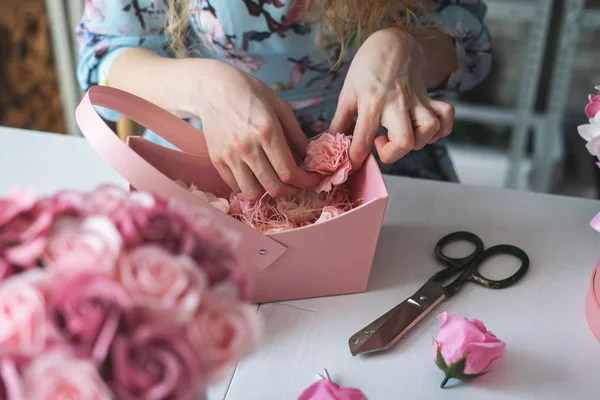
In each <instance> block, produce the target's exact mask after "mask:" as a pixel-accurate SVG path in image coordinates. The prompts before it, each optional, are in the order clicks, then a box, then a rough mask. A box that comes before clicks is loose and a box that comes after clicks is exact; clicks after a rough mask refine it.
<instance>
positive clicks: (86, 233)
mask: <svg viewBox="0 0 600 400" xmlns="http://www.w3.org/2000/svg"><path fill="white" fill-rule="evenodd" d="M121 247H122V239H121V235H120V234H119V231H118V230H117V228H116V227H115V225H114V224H113V223H112V221H111V220H110V219H109V218H108V217H105V216H93V217H88V218H86V219H84V220H82V221H80V220H78V219H75V218H70V217H64V218H62V219H60V220H59V221H57V223H56V224H55V225H54V227H53V228H52V231H51V233H50V235H49V237H48V246H47V248H46V251H45V255H44V256H45V258H46V259H47V260H48V262H49V263H48V265H47V268H48V269H50V270H51V271H54V272H58V273H60V274H62V275H73V274H76V273H80V272H82V271H86V272H90V273H96V274H103V275H108V276H112V275H113V274H114V271H115V266H116V262H117V259H118V257H119V254H120V253H121Z"/></svg>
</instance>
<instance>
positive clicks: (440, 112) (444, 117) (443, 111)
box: [428, 100, 455, 142]
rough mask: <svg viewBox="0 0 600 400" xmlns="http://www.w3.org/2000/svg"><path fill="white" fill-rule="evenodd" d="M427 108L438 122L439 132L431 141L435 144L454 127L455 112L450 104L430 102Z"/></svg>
mask: <svg viewBox="0 0 600 400" xmlns="http://www.w3.org/2000/svg"><path fill="white" fill-rule="evenodd" d="M428 106H429V109H430V110H431V111H432V112H433V113H434V114H435V115H436V116H437V118H438V120H439V121H440V130H439V131H438V133H437V134H436V135H435V137H434V138H433V139H432V140H431V141H432V142H435V141H437V140H439V139H441V138H443V137H446V136H448V135H450V133H452V128H453V127H454V117H455V110H454V106H453V105H452V104H448V103H444V102H442V101H436V100H430V101H429V104H428Z"/></svg>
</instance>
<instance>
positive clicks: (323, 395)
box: [298, 378, 367, 400]
mask: <svg viewBox="0 0 600 400" xmlns="http://www.w3.org/2000/svg"><path fill="white" fill-rule="evenodd" d="M298 400H367V396H365V395H364V393H363V392H361V391H360V390H359V389H354V388H343V387H340V386H339V385H338V384H336V383H334V382H332V381H331V380H329V379H328V378H324V379H321V380H319V381H317V382H315V383H313V384H312V385H311V386H309V387H308V388H307V389H306V390H305V391H304V392H302V394H301V395H300V397H298Z"/></svg>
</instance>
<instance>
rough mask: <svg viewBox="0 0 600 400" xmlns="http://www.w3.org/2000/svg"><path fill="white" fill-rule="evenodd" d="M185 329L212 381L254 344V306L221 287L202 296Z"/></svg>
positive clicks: (257, 327) (256, 336)
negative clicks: (199, 305) (200, 303)
mask: <svg viewBox="0 0 600 400" xmlns="http://www.w3.org/2000/svg"><path fill="white" fill-rule="evenodd" d="M187 332H188V336H189V338H190V342H191V343H192V346H193V347H194V348H195V349H196V354H197V355H198V357H199V358H200V359H201V360H202V361H203V364H204V365H206V366H208V367H209V380H210V381H215V380H218V379H220V378H222V377H223V374H224V373H226V372H228V371H229V369H230V368H232V367H234V366H235V364H236V363H237V362H238V361H239V360H240V359H241V358H242V357H244V356H245V355H246V354H247V353H248V352H250V351H251V350H253V349H254V347H255V346H256V345H257V342H258V337H259V323H258V317H257V315H256V309H255V308H254V307H252V306H250V305H247V304H243V303H241V302H240V301H239V300H238V299H237V297H236V295H235V293H234V291H232V290H230V288H228V287H226V286H223V287H220V288H218V289H216V290H214V291H213V292H211V293H209V294H206V295H205V296H204V299H203V302H202V306H201V307H200V309H199V310H198V312H197V314H196V315H195V316H194V319H193V321H192V322H191V323H190V324H188V325H187Z"/></svg>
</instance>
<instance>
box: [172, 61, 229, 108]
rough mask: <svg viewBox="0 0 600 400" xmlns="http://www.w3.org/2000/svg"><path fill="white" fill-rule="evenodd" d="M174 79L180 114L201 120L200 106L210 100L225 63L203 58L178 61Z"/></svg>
mask: <svg viewBox="0 0 600 400" xmlns="http://www.w3.org/2000/svg"><path fill="white" fill-rule="evenodd" d="M176 61H177V62H178V63H177V66H176V67H175V69H174V73H173V79H174V80H175V81H176V82H177V83H176V84H175V86H176V87H177V88H178V90H177V92H178V93H176V97H177V98H176V99H175V103H174V104H176V108H177V110H178V113H179V114H180V115H181V116H183V117H199V118H201V115H200V114H201V112H200V105H201V104H202V102H203V99H206V98H210V93H211V91H212V89H211V87H212V86H213V85H212V83H213V82H214V81H215V78H216V76H217V74H218V68H219V67H221V68H222V66H223V62H221V61H218V60H212V59H203V58H186V59H180V60H176Z"/></svg>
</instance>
